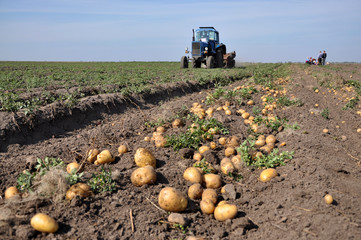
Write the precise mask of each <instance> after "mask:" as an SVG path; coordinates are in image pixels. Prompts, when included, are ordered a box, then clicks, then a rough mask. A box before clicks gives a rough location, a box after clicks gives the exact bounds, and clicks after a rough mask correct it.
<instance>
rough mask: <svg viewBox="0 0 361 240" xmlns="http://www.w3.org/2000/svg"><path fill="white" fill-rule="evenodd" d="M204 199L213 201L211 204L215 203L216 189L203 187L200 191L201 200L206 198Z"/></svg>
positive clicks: (216, 198)
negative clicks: (201, 191)
mask: <svg viewBox="0 0 361 240" xmlns="http://www.w3.org/2000/svg"><path fill="white" fill-rule="evenodd" d="M206 199H209V200H211V201H212V202H213V204H216V203H217V201H218V194H217V192H216V190H214V189H212V188H206V189H204V190H203V193H202V200H206Z"/></svg>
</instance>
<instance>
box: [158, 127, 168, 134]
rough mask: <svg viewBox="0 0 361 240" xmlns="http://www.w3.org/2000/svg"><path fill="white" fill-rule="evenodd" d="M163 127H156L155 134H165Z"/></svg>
mask: <svg viewBox="0 0 361 240" xmlns="http://www.w3.org/2000/svg"><path fill="white" fill-rule="evenodd" d="M165 130H166V129H165V127H163V126H159V127H157V129H156V131H157V132H159V133H164V132H165Z"/></svg>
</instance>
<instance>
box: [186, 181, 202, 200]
mask: <svg viewBox="0 0 361 240" xmlns="http://www.w3.org/2000/svg"><path fill="white" fill-rule="evenodd" d="M202 193H203V188H202V186H201V185H200V184H199V183H195V184H193V185H192V186H190V187H189V188H188V197H189V198H190V199H193V200H196V199H200V198H201V197H202Z"/></svg>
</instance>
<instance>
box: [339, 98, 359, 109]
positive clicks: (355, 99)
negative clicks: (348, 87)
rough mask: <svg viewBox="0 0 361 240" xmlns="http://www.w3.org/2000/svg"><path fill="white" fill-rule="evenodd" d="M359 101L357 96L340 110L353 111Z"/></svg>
mask: <svg viewBox="0 0 361 240" xmlns="http://www.w3.org/2000/svg"><path fill="white" fill-rule="evenodd" d="M359 101H360V99H359V97H358V96H356V97H353V98H351V99H350V101H348V102H347V103H346V104H345V106H343V107H342V110H347V109H354V108H355V107H356V106H357V103H358V102H359Z"/></svg>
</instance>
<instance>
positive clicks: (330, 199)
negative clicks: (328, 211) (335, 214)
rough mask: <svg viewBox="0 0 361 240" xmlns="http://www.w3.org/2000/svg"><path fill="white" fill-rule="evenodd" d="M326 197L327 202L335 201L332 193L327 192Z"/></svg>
mask: <svg viewBox="0 0 361 240" xmlns="http://www.w3.org/2000/svg"><path fill="white" fill-rule="evenodd" d="M324 199H325V203H326V204H332V203H333V197H332V195H331V194H326V195H325V197H324Z"/></svg>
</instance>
